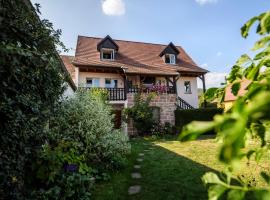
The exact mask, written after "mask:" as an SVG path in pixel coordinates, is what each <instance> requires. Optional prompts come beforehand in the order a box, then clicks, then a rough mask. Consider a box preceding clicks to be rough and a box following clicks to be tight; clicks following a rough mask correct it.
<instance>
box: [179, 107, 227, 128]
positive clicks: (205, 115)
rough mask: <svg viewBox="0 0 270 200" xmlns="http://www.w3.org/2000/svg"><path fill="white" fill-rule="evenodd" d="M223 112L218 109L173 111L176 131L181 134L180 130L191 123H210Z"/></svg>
mask: <svg viewBox="0 0 270 200" xmlns="http://www.w3.org/2000/svg"><path fill="white" fill-rule="evenodd" d="M222 112H223V110H222V109H220V108H200V109H191V110H175V112H174V114H175V126H176V131H177V132H178V133H179V132H181V130H182V128H183V127H184V126H185V125H187V124H188V123H190V122H192V121H211V120H213V117H214V116H215V115H216V114H221V113H222Z"/></svg>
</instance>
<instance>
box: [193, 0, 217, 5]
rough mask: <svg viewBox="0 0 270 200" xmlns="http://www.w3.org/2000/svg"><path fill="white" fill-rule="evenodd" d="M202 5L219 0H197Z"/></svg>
mask: <svg viewBox="0 0 270 200" xmlns="http://www.w3.org/2000/svg"><path fill="white" fill-rule="evenodd" d="M195 1H196V2H197V3H198V4H200V5H205V4H210V3H217V1H218V0H195Z"/></svg>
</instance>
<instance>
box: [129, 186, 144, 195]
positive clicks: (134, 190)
mask: <svg viewBox="0 0 270 200" xmlns="http://www.w3.org/2000/svg"><path fill="white" fill-rule="evenodd" d="M140 191H141V186H140V185H134V186H130V187H129V188H128V194H129V195H133V194H138V193H140Z"/></svg>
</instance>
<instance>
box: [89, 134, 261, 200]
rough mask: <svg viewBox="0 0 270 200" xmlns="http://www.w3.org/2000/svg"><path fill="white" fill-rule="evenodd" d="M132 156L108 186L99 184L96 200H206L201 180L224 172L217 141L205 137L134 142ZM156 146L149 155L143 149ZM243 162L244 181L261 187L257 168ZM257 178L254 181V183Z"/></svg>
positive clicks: (138, 139)
mask: <svg viewBox="0 0 270 200" xmlns="http://www.w3.org/2000/svg"><path fill="white" fill-rule="evenodd" d="M131 145H132V153H131V155H130V157H129V160H128V164H127V167H126V168H125V169H124V170H121V171H120V172H118V173H117V174H114V175H112V177H111V180H110V181H109V182H108V183H103V184H102V183H98V184H97V186H96V189H95V192H94V199H98V200H122V199H123V200H127V199H130V200H135V199H138V200H159V199H160V200H167V199H168V200H176V199H188V200H190V199H191V200H192V199H196V200H199V199H207V190H206V188H205V187H204V185H203V183H202V181H201V177H202V176H203V174H204V173H206V172H209V171H212V172H217V173H219V171H222V170H224V166H223V165H222V164H221V163H220V162H218V160H217V152H218V144H217V143H216V142H215V140H214V139H209V138H202V139H200V140H197V141H191V142H186V143H181V142H179V141H177V140H175V139H173V138H170V139H156V140H155V139H150V138H144V139H143V138H136V139H132V140H131ZM149 147H150V148H151V147H153V149H152V150H150V151H149V152H144V151H143V150H145V149H149ZM139 153H144V154H145V156H144V161H143V162H142V163H141V169H139V170H135V169H134V168H133V165H134V164H138V162H137V161H136V159H137V158H138V154H139ZM252 164H254V163H251V164H250V165H249V167H247V166H246V163H243V165H244V168H243V169H242V170H241V171H240V172H238V173H237V174H236V175H244V177H243V180H244V181H251V184H255V182H256V184H257V185H258V184H259V185H260V184H261V180H260V178H259V177H258V169H257V168H256V167H252ZM132 172H140V173H141V175H142V178H141V179H132V178H131V173H132ZM254 178H255V182H254V181H252V180H253V179H254ZM132 185H140V186H141V187H142V190H141V192H140V193H139V194H136V195H128V192H127V191H128V188H129V186H132Z"/></svg>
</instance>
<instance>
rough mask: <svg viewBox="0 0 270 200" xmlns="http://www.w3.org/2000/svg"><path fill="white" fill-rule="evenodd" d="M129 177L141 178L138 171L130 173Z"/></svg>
mask: <svg viewBox="0 0 270 200" xmlns="http://www.w3.org/2000/svg"><path fill="white" fill-rule="evenodd" d="M131 177H132V178H135V179H139V178H142V175H141V174H140V173H138V172H134V173H131Z"/></svg>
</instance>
